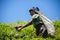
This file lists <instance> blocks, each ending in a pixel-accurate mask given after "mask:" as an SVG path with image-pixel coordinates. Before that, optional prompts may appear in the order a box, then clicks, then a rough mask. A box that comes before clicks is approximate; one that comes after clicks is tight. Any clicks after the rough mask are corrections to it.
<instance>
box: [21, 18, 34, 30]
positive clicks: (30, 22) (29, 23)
mask: <svg viewBox="0 0 60 40" xmlns="http://www.w3.org/2000/svg"><path fill="white" fill-rule="evenodd" d="M34 20H35V19H33V18H32V19H31V20H30V21H29V22H28V23H27V24H25V25H23V26H22V27H20V29H22V28H25V27H27V26H29V25H31V24H32V22H33V21H34Z"/></svg>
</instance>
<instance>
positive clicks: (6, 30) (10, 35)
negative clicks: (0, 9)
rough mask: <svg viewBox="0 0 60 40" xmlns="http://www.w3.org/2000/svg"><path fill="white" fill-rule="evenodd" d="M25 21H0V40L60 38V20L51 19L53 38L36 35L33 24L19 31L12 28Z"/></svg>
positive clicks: (50, 39) (55, 39) (56, 39)
mask: <svg viewBox="0 0 60 40" xmlns="http://www.w3.org/2000/svg"><path fill="white" fill-rule="evenodd" d="M25 23H26V22H22V21H18V22H17V23H10V24H6V23H0V40H60V21H53V24H54V26H55V30H56V34H55V37H54V38H51V37H48V38H42V37H41V36H38V37H37V36H36V34H35V28H34V27H33V25H30V26H29V27H26V28H24V29H22V30H21V31H19V32H18V31H16V29H15V28H14V26H16V25H23V24H25Z"/></svg>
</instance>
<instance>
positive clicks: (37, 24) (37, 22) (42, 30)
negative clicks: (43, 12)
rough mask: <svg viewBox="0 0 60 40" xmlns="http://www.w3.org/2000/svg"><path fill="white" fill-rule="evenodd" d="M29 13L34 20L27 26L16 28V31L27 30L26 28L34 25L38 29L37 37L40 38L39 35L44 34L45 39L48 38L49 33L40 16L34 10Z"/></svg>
mask: <svg viewBox="0 0 60 40" xmlns="http://www.w3.org/2000/svg"><path fill="white" fill-rule="evenodd" d="M29 12H30V15H31V16H32V19H31V20H30V21H29V22H28V23H27V24H25V25H23V26H21V27H16V29H17V30H21V29H22V28H25V27H27V26H29V25H31V24H33V26H34V27H35V29H36V35H37V36H38V35H41V34H42V36H43V37H46V36H47V34H48V33H47V30H46V28H45V26H44V23H43V21H42V19H41V18H40V16H39V14H38V13H36V12H35V10H34V9H30V10H29Z"/></svg>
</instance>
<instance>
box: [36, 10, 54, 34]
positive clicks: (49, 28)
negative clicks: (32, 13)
mask: <svg viewBox="0 0 60 40" xmlns="http://www.w3.org/2000/svg"><path fill="white" fill-rule="evenodd" d="M36 12H37V13H38V14H39V15H40V18H41V19H42V21H43V23H44V25H45V27H46V29H47V31H48V34H50V35H54V34H55V28H54V26H53V24H52V21H51V20H49V19H48V18H47V17H46V16H44V14H43V13H41V12H39V11H36Z"/></svg>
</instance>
